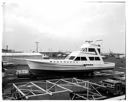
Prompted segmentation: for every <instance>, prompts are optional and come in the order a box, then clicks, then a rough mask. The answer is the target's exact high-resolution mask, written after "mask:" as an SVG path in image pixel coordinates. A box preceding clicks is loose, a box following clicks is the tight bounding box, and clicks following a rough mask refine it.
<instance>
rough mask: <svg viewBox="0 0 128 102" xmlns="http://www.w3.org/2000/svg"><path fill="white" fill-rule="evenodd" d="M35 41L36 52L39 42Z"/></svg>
mask: <svg viewBox="0 0 128 102" xmlns="http://www.w3.org/2000/svg"><path fill="white" fill-rule="evenodd" d="M35 43H36V52H38V44H39V42H37V41H36V42H35Z"/></svg>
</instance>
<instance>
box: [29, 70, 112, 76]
mask: <svg viewBox="0 0 128 102" xmlns="http://www.w3.org/2000/svg"><path fill="white" fill-rule="evenodd" d="M112 69H113V68H110V69H109V70H112ZM99 70H101V69H96V70H74V71H73V70H68V71H60V70H59V71H57V70H40V69H31V70H30V73H31V74H33V75H35V76H45V75H46V77H47V76H51V75H55V76H56V75H59V76H82V75H85V76H86V75H88V74H89V73H93V72H94V71H99ZM104 70H108V68H106V69H104Z"/></svg>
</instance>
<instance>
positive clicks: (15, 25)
mask: <svg viewBox="0 0 128 102" xmlns="http://www.w3.org/2000/svg"><path fill="white" fill-rule="evenodd" d="M5 1H6V3H5V5H4V9H3V11H4V12H3V13H4V14H3V19H4V20H3V21H4V22H3V23H4V24H3V28H4V30H3V36H2V37H3V39H2V47H3V48H5V46H6V45H8V47H9V49H15V50H21V51H25V52H26V51H33V50H35V49H36V48H35V45H36V44H35V42H36V41H38V42H39V51H74V50H77V49H78V48H80V46H81V44H83V43H84V42H85V41H86V40H93V41H95V40H99V39H102V40H103V42H102V51H103V52H109V51H112V52H118V53H125V3H122V2H121V3H119V2H118V3H116V2H102V3H99V2H86V1H85V0H26V1H25V0H5Z"/></svg>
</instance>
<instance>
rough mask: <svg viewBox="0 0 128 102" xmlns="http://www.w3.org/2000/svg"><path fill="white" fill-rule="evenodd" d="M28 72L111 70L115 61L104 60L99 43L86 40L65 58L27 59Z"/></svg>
mask: <svg viewBox="0 0 128 102" xmlns="http://www.w3.org/2000/svg"><path fill="white" fill-rule="evenodd" d="M27 63H28V66H29V68H30V72H32V73H34V74H41V73H42V72H43V73H44V72H50V73H53V74H55V73H54V72H58V73H61V72H66V73H67V72H71V73H73V72H77V73H78V72H93V71H96V70H111V69H114V68H115V63H111V62H104V61H103V59H102V56H101V46H100V45H99V44H96V43H93V42H88V41H86V42H85V43H84V44H83V45H82V46H81V47H80V49H79V50H78V51H73V52H72V53H70V54H69V55H68V56H67V57H66V58H65V59H58V60H57V59H41V60H35V59H27Z"/></svg>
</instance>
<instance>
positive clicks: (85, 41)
mask: <svg viewBox="0 0 128 102" xmlns="http://www.w3.org/2000/svg"><path fill="white" fill-rule="evenodd" d="M85 42H88V43H91V42H93V41H90V40H86V41H85Z"/></svg>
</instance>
